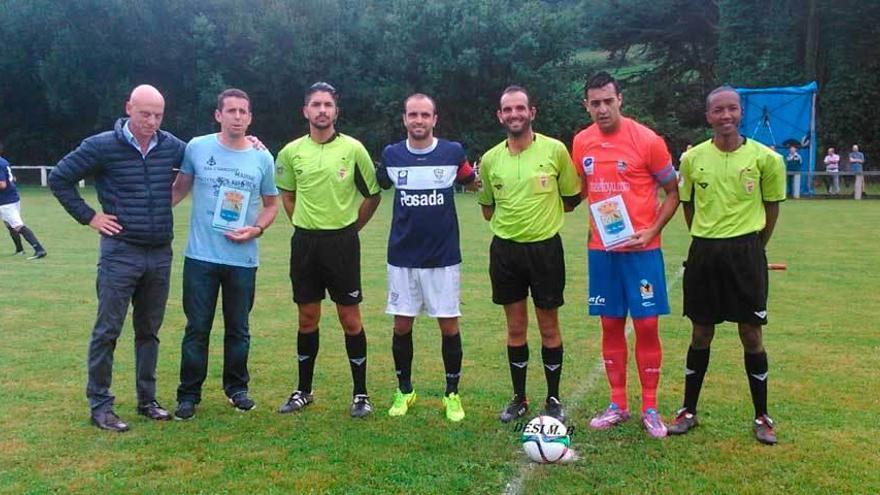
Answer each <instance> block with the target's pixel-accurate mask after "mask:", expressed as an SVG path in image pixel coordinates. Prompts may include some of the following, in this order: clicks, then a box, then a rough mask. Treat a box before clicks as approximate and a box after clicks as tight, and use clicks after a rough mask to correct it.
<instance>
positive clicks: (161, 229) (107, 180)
mask: <svg viewBox="0 0 880 495" xmlns="http://www.w3.org/2000/svg"><path fill="white" fill-rule="evenodd" d="M127 120H128V119H124V118H123V119H119V120H117V121H116V125H115V126H114V128H113V130H112V131H107V132H102V133H100V134H96V135H94V136H91V137H88V138H86V139H85V140H84V141H83V142H82V143H81V144H80V145H79V147H77V148H76V149H75V150H73V151H71V152H70V153H68V155H67V156H65V157H64V158H62V159H61V161H60V162H58V165H57V166H56V167H55V168H54V169H53V170H52V173H51V174H50V175H49V187H51V188H52V193H53V194H55V197H56V198H58V201H59V202H60V203H61V205H62V206H64V209H65V210H67V212H68V213H70V215H71V216H72V217H73V218H75V219H76V221H78V222H79V223H81V224H83V225H87V224H88V223H89V222H90V221H91V220H92V218H93V217H94V216H95V210H93V209H92V208H91V207H90V206H89V205H88V204H86V202H85V201H84V200H83V198H82V196H80V194H79V191H78V190H77V182H79V181H80V180H82V179H84V178H87V177H93V178H94V180H95V187H96V189H97V191H98V201H100V203H101V209H102V210H103V212H104V213H105V214H108V215H116V217H117V222H118V223H119V224H120V225H122V232H120V233H118V234H116V235H115V236H113V237H114V238H115V239H119V240H122V241H125V242H128V243H130V244H136V245H139V246H159V245H163V244H167V243H169V242H171V239H172V238H173V237H174V222H173V218H172V215H171V183H172V182H173V181H174V168H175V167H179V166H180V163H181V161H182V160H183V151H184V149H185V148H186V143H184V142H183V141H181V140H180V139H178V138H177V137H176V136H174V135H173V134H171V133H170V132H165V131H162V130H159V132H158V137H159V142H158V144H157V145H156V146H155V147H154V148H153V149H152V150H150V152H149V153H148V154H147V156H146V158H144V157H142V156H141V153H140V151H138V150H136V149H135V148H134V146H132V145H131V144H130V143H129V142H128V141H127V140H126V139H125V134H124V133H123V130H122V127H123V126H124V125H125V122H126V121H127Z"/></svg>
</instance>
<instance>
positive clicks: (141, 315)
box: [86, 237, 172, 413]
mask: <svg viewBox="0 0 880 495" xmlns="http://www.w3.org/2000/svg"><path fill="white" fill-rule="evenodd" d="M171 256H172V253H171V244H166V245H164V246H156V247H144V246H136V245H134V244H129V243H126V242H123V241H119V240H116V239H113V238H108V237H102V238H101V257H100V260H99V261H98V278H97V282H96V284H95V285H96V287H97V291H98V316H97V319H96V321H95V327H94V329H93V330H92V338H91V341H90V342H89V358H88V367H89V380H88V385H86V396H87V397H88V399H89V407H91V409H92V413H96V412H106V411H109V410H111V409H112V408H113V401H114V399H115V397H114V396H113V394H112V393H111V392H110V385H111V383H112V381H113V351H115V350H116V339H118V338H119V334H120V333H121V332H122V327H123V325H124V324H125V316H126V314H127V313H128V306H129V303H130V304H131V305H132V306H133V307H134V312H133V313H132V320H133V325H134V355H135V372H136V381H137V401H138V405H142V404H148V403H149V402H151V401H153V400H155V399H156V362H157V360H158V357H159V337H158V334H159V327H160V326H162V319H163V318H164V317H165V303H166V302H167V301H168V287H169V281H170V278H171Z"/></svg>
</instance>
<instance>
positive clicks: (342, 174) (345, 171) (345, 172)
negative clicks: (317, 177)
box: [336, 167, 348, 180]
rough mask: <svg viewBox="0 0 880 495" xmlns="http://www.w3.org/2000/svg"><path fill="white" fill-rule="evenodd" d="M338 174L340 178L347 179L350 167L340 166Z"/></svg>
mask: <svg viewBox="0 0 880 495" xmlns="http://www.w3.org/2000/svg"><path fill="white" fill-rule="evenodd" d="M336 175H337V176H338V177H339V180H345V178H346V177H347V176H348V169H347V168H345V167H339V171H338V172H336Z"/></svg>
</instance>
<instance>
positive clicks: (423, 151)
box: [406, 138, 438, 155]
mask: <svg viewBox="0 0 880 495" xmlns="http://www.w3.org/2000/svg"><path fill="white" fill-rule="evenodd" d="M437 142H438V141H437V138H434V141H433V142H432V143H431V146H428V147H427V148H424V149H416V148H413V147H411V146H410V145H409V139H407V140H406V150H407V151H409V152H410V153H412V154H413V155H427V154H428V153H430V152H432V151H434V150H435V149H437Z"/></svg>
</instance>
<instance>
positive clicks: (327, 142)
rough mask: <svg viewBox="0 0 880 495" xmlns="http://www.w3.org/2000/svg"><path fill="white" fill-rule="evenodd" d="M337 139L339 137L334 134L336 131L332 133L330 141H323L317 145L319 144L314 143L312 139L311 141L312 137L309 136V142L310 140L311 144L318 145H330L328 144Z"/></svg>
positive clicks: (336, 133)
mask: <svg viewBox="0 0 880 495" xmlns="http://www.w3.org/2000/svg"><path fill="white" fill-rule="evenodd" d="M338 137H339V133H338V132H336V131H334V132H333V135H331V136H330V139H328V140H326V141H324V142H323V143H319V142H317V141H315V140H314V139H312V135H311V134H309V140H311V141H312V142H313V143H315V144H319V145H324V144H330V143H332V142H333V141H335V140H336V138H338Z"/></svg>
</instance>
